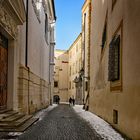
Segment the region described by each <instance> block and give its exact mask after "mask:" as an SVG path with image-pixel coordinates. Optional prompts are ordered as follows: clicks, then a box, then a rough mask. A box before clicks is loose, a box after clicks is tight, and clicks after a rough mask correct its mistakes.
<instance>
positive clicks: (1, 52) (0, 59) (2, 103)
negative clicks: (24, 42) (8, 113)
mask: <svg viewBox="0 0 140 140" xmlns="http://www.w3.org/2000/svg"><path fill="white" fill-rule="evenodd" d="M7 75H8V40H7V39H6V38H5V37H4V36H3V35H2V34H1V33H0V109H3V108H6V105H7Z"/></svg>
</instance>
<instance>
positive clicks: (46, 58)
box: [0, 0, 56, 114]
mask: <svg viewBox="0 0 140 140" xmlns="http://www.w3.org/2000/svg"><path fill="white" fill-rule="evenodd" d="M26 13H27V14H26ZM55 20H56V16H55V7H54V1H53V0H18V1H11V0H1V1H0V86H1V87H0V88H1V90H0V108H1V109H4V108H7V109H12V110H16V111H18V112H22V113H26V114H30V113H33V112H35V111H37V110H39V109H41V108H43V107H46V106H48V105H49V103H50V99H51V95H50V94H51V87H53V86H51V85H52V83H53V81H52V73H51V72H50V71H52V70H53V53H54V52H53V50H54V45H55V39H54V30H55ZM50 69H51V70H50Z"/></svg>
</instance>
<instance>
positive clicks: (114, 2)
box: [112, 0, 117, 10]
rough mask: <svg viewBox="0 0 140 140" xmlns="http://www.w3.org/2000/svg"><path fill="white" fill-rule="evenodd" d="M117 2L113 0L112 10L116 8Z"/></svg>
mask: <svg viewBox="0 0 140 140" xmlns="http://www.w3.org/2000/svg"><path fill="white" fill-rule="evenodd" d="M116 2H117V0H112V10H113V9H114V6H115V4H116Z"/></svg>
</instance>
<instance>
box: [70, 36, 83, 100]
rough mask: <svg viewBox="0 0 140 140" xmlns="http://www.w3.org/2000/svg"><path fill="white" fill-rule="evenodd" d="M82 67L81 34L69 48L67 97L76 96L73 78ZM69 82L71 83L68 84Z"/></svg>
mask: <svg viewBox="0 0 140 140" xmlns="http://www.w3.org/2000/svg"><path fill="white" fill-rule="evenodd" d="M81 68H82V34H79V36H78V37H77V38H76V40H75V41H74V43H73V44H72V45H71V47H70V48H69V68H68V71H69V97H72V98H76V87H75V83H74V79H75V78H76V76H77V78H78V76H79V71H80V70H81ZM70 83H71V85H70Z"/></svg>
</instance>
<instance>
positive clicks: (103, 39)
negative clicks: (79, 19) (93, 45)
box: [101, 23, 107, 50]
mask: <svg viewBox="0 0 140 140" xmlns="http://www.w3.org/2000/svg"><path fill="white" fill-rule="evenodd" d="M106 40H107V23H105V26H104V31H103V35H102V46H101V47H102V50H103V49H104V47H105V43H106Z"/></svg>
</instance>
